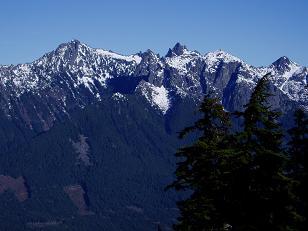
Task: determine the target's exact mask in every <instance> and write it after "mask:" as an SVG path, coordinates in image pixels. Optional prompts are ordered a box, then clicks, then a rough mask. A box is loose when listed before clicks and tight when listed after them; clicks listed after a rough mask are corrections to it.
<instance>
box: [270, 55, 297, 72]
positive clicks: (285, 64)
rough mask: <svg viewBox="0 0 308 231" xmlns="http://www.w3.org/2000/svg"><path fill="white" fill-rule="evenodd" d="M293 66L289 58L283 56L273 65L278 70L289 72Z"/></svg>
mask: <svg viewBox="0 0 308 231" xmlns="http://www.w3.org/2000/svg"><path fill="white" fill-rule="evenodd" d="M291 64H293V62H292V61H291V60H290V59H289V58H288V57H286V56H282V57H281V58H279V59H277V60H276V61H275V62H273V64H272V65H273V66H274V67H276V68H277V69H278V70H286V69H287V70H289V69H290V65H291Z"/></svg>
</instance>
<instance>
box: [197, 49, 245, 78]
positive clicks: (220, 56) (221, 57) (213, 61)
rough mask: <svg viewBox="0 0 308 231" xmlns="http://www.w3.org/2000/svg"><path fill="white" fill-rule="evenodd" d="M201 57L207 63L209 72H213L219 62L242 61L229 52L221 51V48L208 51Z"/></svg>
mask: <svg viewBox="0 0 308 231" xmlns="http://www.w3.org/2000/svg"><path fill="white" fill-rule="evenodd" d="M203 59H204V60H205V62H206V64H207V70H208V71H209V72H210V73H214V72H215V71H216V69H217V67H218V65H219V64H220V62H224V63H231V62H237V63H243V61H242V60H240V59H239V58H237V57H235V56H233V55H230V54H229V53H227V52H225V51H222V50H217V51H214V52H209V53H207V54H206V55H205V56H203Z"/></svg>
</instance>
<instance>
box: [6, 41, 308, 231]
mask: <svg viewBox="0 0 308 231" xmlns="http://www.w3.org/2000/svg"><path fill="white" fill-rule="evenodd" d="M267 73H271V78H270V84H271V91H272V94H273V95H272V96H271V97H270V104H271V105H272V106H273V107H274V108H276V109H279V110H280V111H282V112H283V113H284V116H283V117H282V118H281V122H282V123H283V124H284V126H285V127H288V126H290V125H291V122H290V121H291V120H290V118H291V115H292V113H293V112H294V110H295V109H297V108H303V109H304V110H306V111H307V110H308V94H307V93H308V92H307V91H308V90H307V80H308V69H307V67H303V66H300V65H298V64H296V63H294V62H293V61H291V60H289V59H288V58H287V57H281V58H279V59H278V60H277V61H275V62H273V63H272V64H270V65H269V66H267V67H254V66H252V65H249V64H247V63H245V62H244V61H242V60H241V59H239V58H237V57H234V56H232V55H231V54H228V53H226V52H224V51H221V50H218V51H214V52H209V53H206V54H200V53H199V52H197V51H190V50H189V49H187V47H185V46H184V45H181V44H180V43H177V44H176V45H175V46H174V48H172V49H169V51H168V52H167V54H166V56H164V57H160V56H159V55H158V54H155V53H154V52H153V51H151V50H147V51H145V52H140V53H138V54H134V55H121V54H117V53H115V52H112V51H108V50H104V49H96V48H91V47H89V46H87V45H86V44H83V43H81V42H80V41H78V40H73V41H71V42H68V43H64V44H61V45H60V46H59V47H57V48H56V49H55V50H54V51H51V52H49V53H47V54H45V55H44V56H43V57H41V58H39V59H38V60H35V61H33V62H32V63H27V64H19V65H10V66H0V176H2V178H3V181H2V182H0V189H1V188H2V190H0V224H1V225H2V226H3V227H1V230H27V229H30V230H33V229H34V228H41V229H46V230H47V229H49V228H51V229H52V230H76V227H78V228H79V230H91V231H92V230H157V228H158V226H159V227H161V228H162V229H163V230H168V229H170V227H171V225H172V223H174V221H175V220H174V219H175V218H176V217H177V215H178V210H177V208H176V203H175V202H176V201H177V200H178V199H179V197H183V196H185V195H184V194H183V195H179V194H178V193H175V192H173V191H172V190H169V191H165V190H164V189H165V187H166V186H167V185H168V184H169V183H171V182H172V180H173V172H174V169H175V163H176V160H175V158H174V153H175V152H176V150H177V148H178V147H180V146H181V145H183V143H187V142H190V140H189V139H188V140H184V141H179V140H178V139H177V132H179V131H180V130H181V129H183V128H184V127H185V126H187V125H190V124H191V123H192V122H194V121H195V119H196V118H197V117H198V115H197V114H196V113H195V112H196V110H197V106H198V105H199V103H200V101H201V100H202V98H203V96H204V95H205V94H210V95H212V96H215V97H219V98H220V99H221V102H222V104H223V106H224V108H225V110H228V111H236V110H238V111H241V110H243V106H244V105H245V104H246V103H247V102H248V100H249V97H250V95H251V92H252V90H253V89H254V87H255V86H256V83H257V81H258V80H259V79H260V78H261V77H262V76H264V75H265V74H267ZM191 139H193V137H191ZM18 179H22V182H21V184H17V183H16V182H17V181H18ZM12 182H13V183H12ZM20 192H21V193H22V195H23V197H20V198H22V200H21V199H18V198H19V197H18V195H19V196H20V195H21V194H18V193H20Z"/></svg>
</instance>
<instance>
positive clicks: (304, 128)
mask: <svg viewBox="0 0 308 231" xmlns="http://www.w3.org/2000/svg"><path fill="white" fill-rule="evenodd" d="M294 119H295V120H294V122H295V125H294V127H293V128H292V129H290V130H289V131H288V132H289V135H290V137H291V139H290V142H289V143H288V148H289V149H288V151H289V155H290V159H291V161H290V177H292V178H293V179H294V180H295V184H294V191H295V194H296V196H297V197H296V202H297V203H296V207H297V209H298V212H299V217H298V223H297V224H298V230H306V229H307V225H308V224H307V196H308V190H307V188H308V185H307V182H308V178H307V162H308V160H307V157H306V156H305V155H307V150H308V116H307V114H306V113H305V112H304V111H303V110H301V109H298V110H297V111H296V112H295V113H294Z"/></svg>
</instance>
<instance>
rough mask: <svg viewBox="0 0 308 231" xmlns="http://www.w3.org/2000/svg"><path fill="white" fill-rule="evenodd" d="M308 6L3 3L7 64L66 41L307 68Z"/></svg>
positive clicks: (61, 0) (197, 1)
mask: <svg viewBox="0 0 308 231" xmlns="http://www.w3.org/2000/svg"><path fill="white" fill-rule="evenodd" d="M307 12H308V1H307V0H293V1H292V0H108V1H107V0H84V1H81V0H48V1H47V0H27V1H26V0H1V5H0V64H11V63H12V64H17V63H24V62H31V61H33V60H34V59H36V58H38V57H40V56H42V55H43V54H44V53H46V52H48V51H50V50H53V49H55V48H56V47H57V46H58V45H59V44H60V43H63V42H67V41H70V40H72V39H79V40H80V41H82V42H84V43H86V44H88V45H90V46H91V47H99V48H104V49H111V50H113V51H116V52H119V53H123V54H131V53H137V52H139V51H144V50H146V49H147V48H150V49H152V50H153V51H155V52H156V53H160V54H161V55H165V54H166V52H167V50H168V48H169V47H173V46H174V44H175V43H176V42H178V41H179V42H181V43H183V44H185V45H187V46H188V48H189V49H191V50H198V51H200V52H201V53H205V52H208V51H214V50H217V49H223V50H225V51H227V52H230V53H232V54H234V55H236V56H238V57H240V58H242V59H244V60H245V61H246V62H248V63H250V64H253V65H256V66H261V65H268V64H270V63H272V62H273V61H275V60H276V59H277V58H279V57H281V56H283V55H286V56H288V57H289V58H290V59H292V60H294V61H295V62H297V63H299V64H302V65H305V66H308V16H307Z"/></svg>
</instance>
